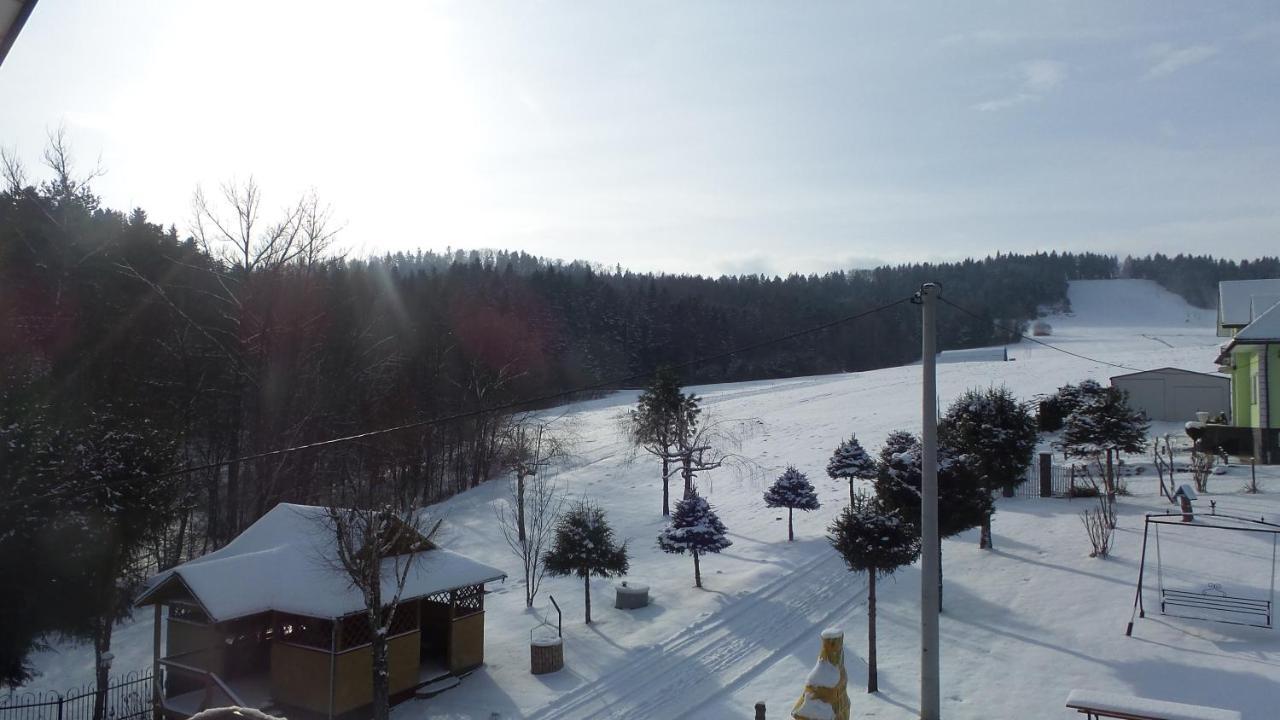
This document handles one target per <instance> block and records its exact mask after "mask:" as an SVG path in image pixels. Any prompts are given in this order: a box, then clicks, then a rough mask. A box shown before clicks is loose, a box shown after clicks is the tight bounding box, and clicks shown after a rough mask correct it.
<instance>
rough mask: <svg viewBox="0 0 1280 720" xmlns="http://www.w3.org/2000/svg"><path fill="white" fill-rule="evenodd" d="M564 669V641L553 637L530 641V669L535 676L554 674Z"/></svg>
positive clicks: (536, 638) (537, 638)
mask: <svg viewBox="0 0 1280 720" xmlns="http://www.w3.org/2000/svg"><path fill="white" fill-rule="evenodd" d="M563 667H564V641H563V640H561V639H560V638H558V637H556V636H554V635H551V636H549V637H548V636H542V637H535V638H533V639H532V640H530V641H529V668H530V670H532V671H533V674H534V675H544V674H546V673H553V672H555V671H557V670H560V669H561V668H563Z"/></svg>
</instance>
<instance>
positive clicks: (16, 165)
mask: <svg viewBox="0 0 1280 720" xmlns="http://www.w3.org/2000/svg"><path fill="white" fill-rule="evenodd" d="M0 177H2V178H3V180H4V184H5V190H6V191H8V192H10V193H13V194H14V195H16V194H18V193H20V192H22V191H23V190H24V189H26V187H27V168H26V166H25V165H23V163H22V159H21V158H19V157H18V155H17V153H15V152H14V151H12V150H10V149H9V148H0Z"/></svg>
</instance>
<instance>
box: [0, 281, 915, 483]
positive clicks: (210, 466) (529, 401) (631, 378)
mask: <svg viewBox="0 0 1280 720" xmlns="http://www.w3.org/2000/svg"><path fill="white" fill-rule="evenodd" d="M911 300H912V297H911V296H908V297H904V298H901V299H898V300H894V301H893V302H890V303H886V304H884V305H880V306H878V307H874V308H871V309H870V310H864V311H863V312H860V313H855V314H853V315H848V316H845V317H842V318H839V319H836V320H832V321H831V322H826V323H822V324H821V325H814V326H812V327H808V328H805V329H803V330H797V331H795V332H793V333H788V334H786V335H782V336H779V337H775V338H770V339H768V340H762V341H760V342H755V343H751V344H749V345H743V346H741V347H737V348H734V349H732V350H727V351H725V352H722V353H719V354H716V355H710V356H705V357H700V358H695V359H693V360H689V361H686V362H683V363H679V364H677V365H670V366H668V367H670V369H672V370H686V369H688V368H692V367H696V366H698V365H706V364H708V363H713V362H717V361H720V360H725V359H728V358H730V357H732V356H734V355H739V354H742V353H746V352H751V351H752V350H758V349H760V348H763V347H768V346H770V345H777V344H779V343H784V342H787V341H789V340H795V339H796V338H799V337H804V336H806V335H813V334H815V333H819V332H822V331H824V330H830V329H831V328H833V327H836V326H838V325H843V324H845V323H850V322H853V321H855V320H860V319H862V318H864V317H867V316H869V315H874V314H876V313H879V312H884V311H886V310H889V309H891V308H894V307H897V306H898V305H902V304H905V303H908V302H911ZM654 372H656V369H654V370H645V371H642V372H638V373H633V374H631V375H627V376H625V377H619V378H613V379H610V380H603V381H600V382H596V383H591V384H589V385H582V386H579V387H576V388H571V389H569V390H560V391H558V392H553V393H547V394H545V395H537V396H534V397H528V398H524V399H521V400H514V401H511V402H507V403H502V404H499V405H493V406H489V407H484V408H480V409H477V410H467V411H465V412H460V413H454V414H452V415H445V416H441V417H435V418H430V419H428V420H416V421H414V422H410V423H404V424H402V425H393V426H391V427H385V428H379V429H377V430H369V431H366V432H362V433H356V434H354V435H344V436H342V437H336V438H330V439H328V440H319V441H316V442H313V443H307V444H304V445H294V446H292V447H284V448H277V449H275V450H268V451H265V452H260V453H254V454H252V455H243V456H240V457H236V458H231V459H229V460H219V461H216V462H211V463H206V464H204V465H192V466H188V467H183V468H179V469H176V470H169V471H166V472H162V473H156V474H154V475H150V476H148V477H151V478H153V479H156V480H161V479H164V478H169V477H176V476H179V475H189V474H191V473H196V472H201V471H204V470H216V469H218V468H221V467H225V466H228V465H233V464H237V463H244V462H253V461H254V460H263V459H266V458H270V457H279V456H282V455H290V454H293V453H297V452H303V451H305V450H316V449H322V448H328V447H332V446H336V445H344V444H346V443H350V442H355V441H357V440H365V439H368V438H372V437H379V436H382V435H388V434H391V433H396V432H403V431H405V430H413V429H416V428H423V427H430V426H432V425H439V424H441V423H447V422H454V421H456V420H465V419H467V418H471V417H476V416H478V415H486V414H489V413H494V412H501V411H503V410H514V409H516V408H520V407H525V406H528V405H541V404H543V403H548V402H551V401H553V400H560V399H563V398H566V397H570V396H573V395H581V394H583V393H589V392H595V391H597V390H604V389H607V388H612V387H617V386H620V385H626V384H627V383H631V382H635V381H636V380H641V379H644V378H647V377H649V376H650V375H652V374H653V373H654ZM135 479H136V478H121V479H119V480H115V481H111V482H105V483H101V484H99V485H96V486H94V487H93V488H90V489H87V490H85V492H86V493H87V492H97V491H99V490H102V489H104V488H110V487H112V486H115V485H121V484H124V483H126V482H133V481H134V480H135ZM74 495H75V493H73V492H58V491H55V492H51V493H46V494H44V495H37V496H35V497H31V498H22V499H15V500H10V501H8V502H4V503H0V508H8V507H12V506H15V505H23V504H34V503H37V502H43V501H45V500H56V499H59V498H61V497H64V496H66V497H71V496H74Z"/></svg>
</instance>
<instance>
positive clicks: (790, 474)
mask: <svg viewBox="0 0 1280 720" xmlns="http://www.w3.org/2000/svg"><path fill="white" fill-rule="evenodd" d="M764 504H765V505H766V506H768V507H771V508H776V507H784V508H786V509H787V542H791V541H792V540H795V539H796V533H795V528H794V526H793V525H792V522H791V519H792V516H793V515H794V514H795V511H796V510H804V511H806V512H808V511H809V510H817V509H818V508H820V507H822V504H821V503H819V502H818V494H817V493H815V492H814V491H813V483H811V482H809V478H807V477H805V474H804V473H802V472H800V471H799V470H797V469H796V468H795V466H794V465H788V466H787V469H786V470H785V471H784V472H783V473H782V474H781V475H779V476H778V479H777V480H775V481H773V485H772V486H770V487H769V490H768V491H767V492H765V494H764Z"/></svg>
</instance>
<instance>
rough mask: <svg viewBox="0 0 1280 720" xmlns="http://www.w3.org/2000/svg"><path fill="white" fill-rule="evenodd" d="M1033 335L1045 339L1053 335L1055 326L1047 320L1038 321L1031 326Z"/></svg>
mask: <svg viewBox="0 0 1280 720" xmlns="http://www.w3.org/2000/svg"><path fill="white" fill-rule="evenodd" d="M1031 334H1032V335H1035V336H1036V337H1045V336H1047V335H1052V334H1053V326H1052V325H1050V324H1049V323H1048V322H1047V321H1045V320H1037V321H1035V323H1033V324H1032V325H1031Z"/></svg>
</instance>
